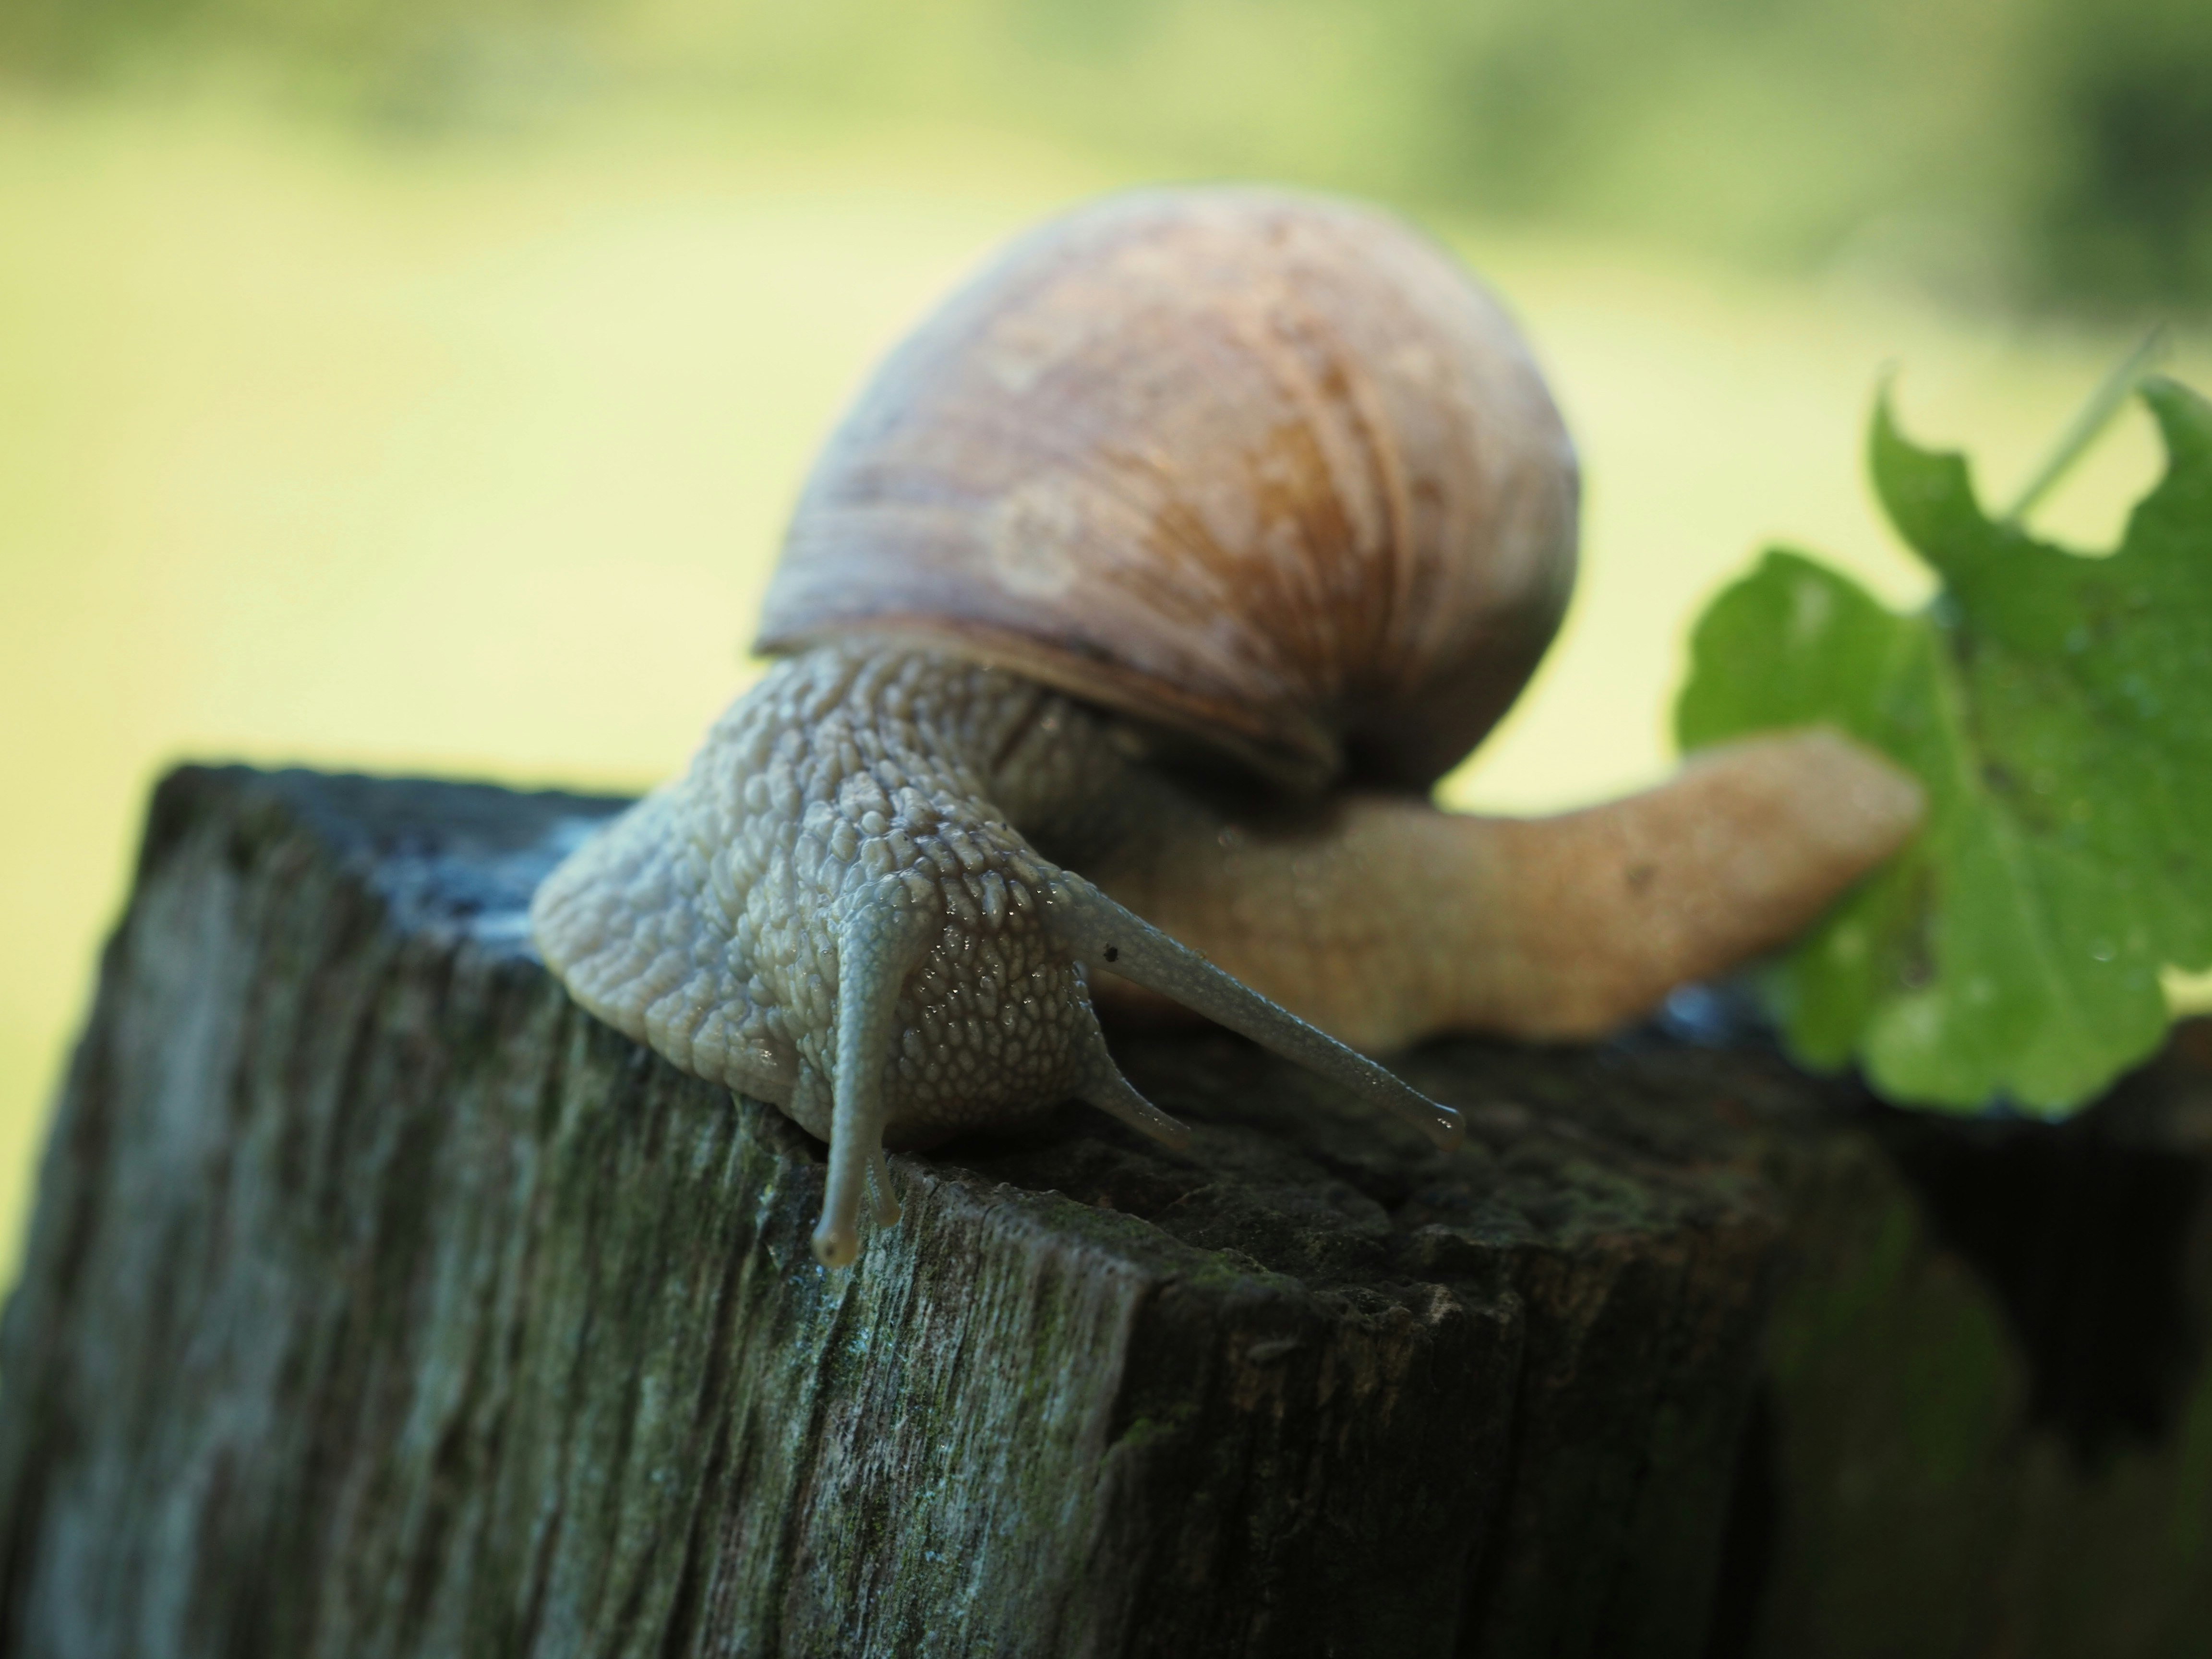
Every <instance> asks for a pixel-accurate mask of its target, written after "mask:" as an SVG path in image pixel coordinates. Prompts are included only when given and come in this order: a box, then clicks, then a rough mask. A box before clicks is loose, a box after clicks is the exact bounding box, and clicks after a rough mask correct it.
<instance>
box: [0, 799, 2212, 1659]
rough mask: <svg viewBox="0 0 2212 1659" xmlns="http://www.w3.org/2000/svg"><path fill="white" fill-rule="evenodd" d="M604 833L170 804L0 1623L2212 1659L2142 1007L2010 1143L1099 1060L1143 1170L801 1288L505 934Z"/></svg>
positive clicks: (1584, 1089)
mask: <svg viewBox="0 0 2212 1659" xmlns="http://www.w3.org/2000/svg"><path fill="white" fill-rule="evenodd" d="M615 805H617V803H613V802H608V801H598V800H587V799H578V798H574V797H568V796H559V795H535V796H531V795H517V794H511V793H505V792H502V791H499V790H495V789H489V788H483V787H466V786H457V785H447V784H431V783H400V782H380V781H367V780H362V779H347V778H328V777H319V776H313V775H305V774H286V775H276V776H264V775H256V774H252V773H248V772H244V771H220V772H217V771H201V770H185V771H182V772H179V773H178V774H177V775H174V776H173V777H172V778H171V779H169V780H168V781H167V782H166V783H165V784H164V785H163V786H162V787H161V790H160V792H159V793H158V794H157V796H156V798H155V804H154V808H153V813H152V818H151V823H150V825H149V831H148V835H147V840H146V846H145V850H144V854H143V858H142V860H141V863H140V866H139V871H138V878H137V890H136V892H135V895H134V896H133V899H132V902H131V909H130V912H129V915H127V917H126V918H125V921H124V923H123V925H122V927H121V928H120V929H119V930H118V933H117V935H116V937H115V939H114V940H113V942H112V945H110V947H109V950H108V951H107V955H106V960H105V963H104V964H103V968H102V972H101V978H100V992H99V997H98V1001H97V1004H96V1006H95V1007H94V1013H93V1016H92V1020H91V1024H90V1026H89V1028H88V1031H87V1033H86V1036H85V1037H84V1040H83V1042H82V1047H81V1048H80V1050H79V1052H78V1054H77V1057H76V1063H75V1066H74V1067H73V1069H72V1071H71V1073H70V1078H69V1081H68V1084H67V1086H66V1088H65V1091H64V1096H63V1099H62V1102H61V1104H60V1108H59V1111H58V1116H57V1119H56V1121H55V1125H54V1128H53V1133H52V1144H51V1146H50V1149H49V1151H48V1152H47V1156H46V1168H45V1171H44V1175H43V1178H42V1186H41V1189H40V1200H39V1206H38V1211H37V1217H36V1220H35V1224H34V1228H33V1237H32V1240H31V1247H30V1253H29V1258H28V1265H27V1268H26V1271H25V1276H24V1279H23V1281H22V1284H21V1286H20V1288H19V1289H18V1291H17V1292H16V1294H15V1297H14V1300H13V1301H12V1302H11V1304H9V1311H8V1315H7V1319H6V1324H5V1328H4V1333H3V1334H0V1379H4V1381H0V1390H4V1393H0V1401H4V1413H0V1643H4V1644H5V1650H6V1651H7V1652H9V1653H12V1654H22V1655H33V1654H36V1655H48V1654H52V1655H72V1656H74V1655H86V1656H93V1655H102V1656H104V1655H114V1656H125V1655H128V1656H158V1655H169V1654H176V1655H203V1654H204V1655H210V1656H216V1655H221V1656H271V1659H275V1656H290V1655H305V1654H329V1655H347V1656H360V1655H392V1656H415V1655H432V1654H453V1655H468V1656H481V1655H507V1654H517V1655H520V1654H531V1655H538V1654H564V1655H565V1654H572V1653H574V1654H603V1653H604V1654H616V1653H621V1654H653V1655H656V1656H681V1655H691V1654H708V1653H714V1654H803V1655H815V1654H822V1655H839V1656H842V1655H857V1654H885V1655H890V1654H900V1655H904V1654H961V1655H968V1654H986V1653H988V1654H996V1655H1027V1654H1038V1655H1059V1654H1095V1655H1102V1656H1103V1655H1118V1654H1124V1653H1131V1654H1134V1653H1146V1654H1163V1655H1176V1656H1196V1655H1208V1654H1217V1653H1218V1654H1231V1653H1233V1654H1238V1655H1275V1654H1281V1655H1307V1654H1343V1655H1354V1654H1370V1653H1372V1654H1389V1655H1392V1656H1407V1659H1410V1656H1419V1655H1431V1654H1434V1655H1455V1654H1466V1655H1473V1654H1481V1655H1537V1654H1542V1655H1575V1654H1592V1655H1616V1654H1638V1655H1669V1654H1682V1655H1697V1654H1701V1653H1703V1654H1711V1655H1716V1656H1731V1655H1740V1654H1749V1653H1767V1654H1777V1655H1781V1654H1789V1655H1796V1656H1807V1655H1811V1656H1818V1655H1829V1654H1833V1655H1862V1654H1863V1655H1874V1654H1881V1655H1922V1654H1925V1655H1930V1656H1935V1655H1944V1656H1952V1655H1962V1654H1979V1653H1993V1652H2000V1651H2002V1652H2003V1653H2006V1654H2020V1655H2030V1654H2034V1655H2041V1654H2051V1655H2057V1654H2072V1653H2079V1654H2097V1655H2109V1656H2133V1655H2152V1654H2159V1655H2165V1654H2183V1653H2202V1652H2207V1651H2212V1385H2208V1381H2207V1378H2206V1377H2205V1376H2204V1375H2203V1372H2202V1370H2201V1369H2200V1367H2199V1364H2198V1346H2197V1345H2198V1336H2199V1332H2200V1328H2201V1326H2202V1324H2203V1316H2204V1314H2205V1312H2206V1310H2207V1306H2208V1303H2212V1273H2208V1271H2207V1270H2208V1268H2212V1218H2208V1213H2207V1206H2205V1205H2204V1204H2203V1201H2202V1199H2203V1188H2204V1184H2205V1175H2206V1171H2207V1169H2208V1167H2209V1166H2212V1042H2208V1041H2207V1040H2206V1039H2205V1038H2204V1036H2203V1034H2202V1033H2191V1034H2187V1035H2185V1039H2184V1040H2183V1041H2182V1042H2179V1043H2178V1044H2177V1046H2176V1047H2175V1048H2174V1050H2173V1051H2172V1052H2171V1053H2170V1054H2168V1055H2167V1056H2166V1058H2165V1059H2164V1060H2162V1061H2161V1062H2160V1065H2159V1066H2157V1067H2154V1068H2153V1069H2152V1070H2151V1071H2150V1072H2148V1073H2145V1074H2144V1075H2143V1076H2142V1077H2140V1078H2138V1079H2136V1080H2134V1081H2133V1082H2131V1083H2130V1085H2127V1086H2126V1087H2125V1088H2124V1089H2123V1090H2122V1091H2120V1092H2119V1093H2118V1096H2116V1097H2115V1098H2114V1099H2113V1100H2112V1101H2111V1102H2109V1103H2106V1105H2105V1106H2103V1107H2100V1109H2098V1110H2097V1111H2095V1112H2093V1113H2092V1114H2090V1115H2088V1116H2087V1118H2085V1119H2083V1120H2081V1121H2077V1122H2076V1123H2075V1124H2074V1125H2072V1126H2069V1127H2066V1128H2064V1129H2061V1130H2050V1129H2045V1128H2041V1127H2037V1126H2031V1125H2018V1124H2013V1125H2001V1124H1975V1125H1967V1126H1959V1125H1949V1124H1942V1123H1936V1122H1932V1121H1923V1120H1914V1119H1907V1118H1904V1117H1901V1116H1899V1115H1894V1114H1891V1113H1887V1112H1885V1111H1882V1110H1881V1109H1877V1108H1875V1107H1873V1106H1872V1105H1870V1104H1869V1103H1867V1102H1866V1101H1864V1100H1863V1098H1859V1097H1856V1096H1854V1095H1852V1094H1851V1093H1850V1091H1848V1090H1845V1089H1843V1088H1840V1087H1837V1086H1830V1085H1816V1084H1814V1083H1813V1082H1810V1081H1808V1080H1807V1079H1803V1078H1802V1077H1800V1076H1798V1075H1796V1073H1793V1072H1792V1071H1791V1070H1790V1068H1789V1067H1788V1066H1785V1065H1784V1064H1783V1063H1782V1062H1781V1061H1780V1060H1778V1059H1777V1058H1776V1057H1775V1056H1773V1055H1772V1054H1771V1053H1769V1052H1766V1051H1765V1049H1764V1048H1763V1047H1762V1046H1761V1045H1760V1044H1759V1042H1758V1041H1757V1040H1756V1039H1755V1038H1753V1037H1745V1036H1740V1035H1739V1036H1736V1037H1735V1039H1734V1040H1733V1041H1723V1042H1715V1041H1712V1040H1710V1039H1711V1037H1712V1036H1713V1035H1714V1034H1713V1033H1711V1032H1709V1033H1706V1036H1707V1037H1708V1039H1709V1040H1707V1041H1704V1042H1699V1041H1694V1040H1690V1038H1691V1037H1693V1036H1696V1035H1697V1034H1696V1033H1694V1032H1692V1033H1690V1034H1688V1036H1686V1035H1685V1033H1684V1032H1683V1031H1682V1030H1680V1029H1676V1030H1674V1031H1672V1033H1671V1034H1670V1033H1669V1032H1668V1030H1656V1029H1655V1030H1652V1031H1649V1032H1645V1033H1641V1034H1638V1036H1635V1037H1634V1038H1632V1039H1630V1040H1628V1041H1625V1042H1620V1043H1616V1044H1613V1045H1610V1046H1607V1047H1606V1048H1599V1049H1595V1050H1587V1051H1573V1052H1565V1051H1562V1052H1551V1053H1541V1052H1533V1051H1528V1050H1517V1049H1511V1048H1500V1047H1495V1046H1487V1045H1482V1044H1477V1043H1472V1042H1463V1043H1452V1044H1446V1045H1441V1046H1438V1047H1437V1048H1431V1049H1429V1050H1425V1051H1424V1052H1422V1053H1420V1054H1416V1055H1413V1056H1412V1057H1410V1058H1409V1059H1408V1060H1407V1061H1406V1070H1407V1074H1408V1075H1409V1076H1411V1077H1413V1079H1415V1080H1416V1081H1417V1082H1418V1083H1419V1084H1420V1085H1422V1086H1424V1087H1425V1088H1427V1089H1429V1090H1430V1091H1432V1092H1433V1093H1435V1094H1436V1095H1437V1097H1440V1098H1443V1099H1445V1100H1448V1101H1451V1102H1453V1103H1456V1104H1459V1105H1461V1106H1462V1107H1464V1108H1465V1109H1468V1113H1469V1115H1470V1120H1471V1123H1472V1126H1473V1132H1472V1133H1471V1135H1470V1139H1469V1144H1468V1146H1467V1147H1466V1148H1465V1149H1464V1150H1463V1151H1462V1152H1460V1153H1458V1154H1456V1155H1455V1156H1453V1157H1451V1158H1443V1157H1441V1156H1439V1155H1437V1154H1434V1153H1432V1152H1430V1151H1429V1150H1428V1149H1427V1148H1426V1146H1425V1143H1423V1142H1421V1141H1420V1140H1419V1138H1418V1137H1416V1136H1414V1135H1413V1134H1412V1133H1408V1132H1404V1131H1401V1130H1400V1129H1399V1128H1398V1127H1397V1126H1395V1124H1392V1123H1390V1122H1389V1121H1382V1120H1378V1119H1376V1118H1374V1117H1373V1116H1371V1115H1370V1114H1369V1113H1367V1112H1366V1111H1364V1109H1360V1108H1358V1106H1357V1105H1356V1104H1354V1103H1352V1102H1350V1101H1349V1100H1346V1099H1344V1098H1341V1097H1338V1096H1337V1095H1335V1094H1334V1093H1333V1092H1332V1091H1329V1090H1328V1089H1327V1088H1326V1087H1325V1086H1323V1085H1317V1084H1315V1083H1312V1082H1311V1081H1310V1080H1309V1079H1306V1078H1305V1077H1304V1076H1303V1075H1302V1074H1300V1073H1296V1072H1293V1071H1291V1070H1289V1069H1286V1068H1285V1067H1282V1066H1278V1065H1276V1064H1274V1063H1273V1061H1271V1060H1268V1059H1267V1058H1266V1057H1264V1056H1262V1055H1261V1054H1258V1053H1256V1052H1255V1051H1254V1050H1252V1049H1250V1048H1246V1047H1244V1046H1243V1045H1241V1044H1239V1043H1237V1042H1234V1041H1232V1040H1230V1039H1227V1038H1224V1037H1190V1038H1175V1039H1168V1038H1152V1039H1144V1040H1135V1041H1130V1042H1125V1043H1123V1044H1121V1045H1119V1048H1120V1052H1121V1055H1122V1058H1123V1060H1124V1061H1125V1064H1126V1065H1127V1069H1128V1070H1129V1072H1130V1073H1131V1075H1132V1076H1133V1079H1135V1080H1136V1081H1137V1082H1138V1084H1139V1086H1141V1087H1143V1088H1145V1089H1146V1091H1148V1092H1149V1093H1151V1094H1152V1097H1154V1098H1155V1099H1157V1100H1158V1102H1159V1103H1161V1104H1162V1105H1163V1106H1164V1107H1166V1108H1168V1109H1170V1110H1172V1111H1174V1112H1176V1113H1177V1114H1178V1115H1183V1116H1186V1117H1188V1118H1189V1119H1191V1120H1193V1121H1194V1122H1195V1123H1196V1125H1197V1126H1198V1137H1197V1141H1196V1144H1195V1146H1194V1148H1193V1149H1192V1151H1191V1152H1189V1153H1188V1155H1186V1156H1176V1155H1172V1154H1169V1153H1166V1152H1163V1151H1161V1150H1160V1149H1158V1148H1157V1147H1155V1146H1152V1145H1151V1144H1150V1143H1147V1142H1145V1141H1142V1140H1140V1139H1137V1138H1135V1137H1133V1136H1132V1135H1130V1134H1128V1133H1126V1132H1124V1131H1123V1130H1121V1128H1120V1127H1118V1126H1116V1125H1115V1124H1114V1123H1112V1122H1110V1121H1108V1120H1107V1119H1105V1118H1104V1117H1103V1116H1102V1115H1097V1114H1095V1113H1091V1112H1089V1111H1085V1110H1083V1109H1076V1108H1071V1109H1067V1110H1066V1111H1065V1112H1063V1113H1060V1114H1058V1115H1054V1116H1052V1117H1050V1118H1049V1119H1048V1120H1046V1121H1042V1122H1040V1123H1038V1124H1036V1126H1034V1127H1031V1128H1030V1129H1027V1130H1025V1131H1024V1132H1023V1133H1018V1134H1008V1135H1002V1136H999V1137H994V1138H990V1139H975V1140H971V1141H969V1142H965V1143H963V1144H960V1145H958V1146H951V1147H946V1148H944V1149H941V1150H940V1151H939V1152H938V1153H936V1154H933V1155H930V1156H914V1157H904V1158H896V1159H894V1164H895V1165H896V1170H897V1172H898V1180H899V1182H900V1184H901V1188H902V1198H903V1200H904V1202H905V1205H906V1212H907V1213H906V1220H905V1222H904V1224H903V1225H902V1226H901V1227H899V1228H898V1229H896V1230H895V1231H890V1232H888V1233H882V1234H878V1235H877V1236H874V1237H871V1238H870V1239H869V1241H868V1245H867V1249H866V1254H865V1255H864V1256H863V1258H862V1261H861V1263H860V1267H858V1268H857V1269H855V1270H854V1271H853V1272H852V1273H849V1274H833V1273H826V1272H824V1271H823V1270H822V1269H820V1268H818V1267H816V1265H815V1264H814V1262H813V1261H812V1259H811V1255H810V1254H809V1252H808V1249H807V1242H806V1241H807V1234H808V1231H809V1229H810V1228H811V1224H812V1220H813V1217H814V1213H815V1210H816V1206H817V1203H818V1201H819V1198H820V1194H821V1187H822V1170H821V1163H820V1149H819V1147H818V1146H816V1145H815V1144H814V1143H812V1142H811V1141H810V1140H809V1139H807V1138H806V1137H805V1135H804V1134H802V1133H800V1132H799V1131H798V1130H797V1129H795V1128H794V1127H792V1126H791V1125H790V1124H788V1123H787V1121H785V1120H784V1119H783V1118H782V1117H781V1116H780V1115H778V1114H776V1113H775V1112H774V1111H773V1110H770V1109H765V1108H763V1107H760V1106H757V1105H755V1104H752V1103H744V1102H738V1103H734V1104H733V1103H732V1101H731V1100H730V1099H729V1097H727V1096H726V1095H725V1094H723V1093H721V1092H720V1091H716V1090H714V1089H713V1088H710V1087H708V1085H704V1084H702V1083H699V1082H696V1080H693V1079H688V1078H685V1077H683V1076H681V1075H679V1074H678V1073H676V1072H675V1071H674V1070H673V1069H672V1068H671V1067H670V1066H666V1065H665V1064H663V1063H662V1062H661V1061H659V1060H658V1059H656V1058H654V1057H653V1056H652V1055H650V1054H647V1053H645V1052H644V1051H642V1050H641V1049H640V1048H636V1047H635V1046H634V1045H633V1044H631V1043H629V1042H627V1041H625V1040H624V1039H623V1038H621V1037H619V1036H617V1035H615V1034H614V1033H613V1032H611V1031H610V1030H606V1029H605V1028H603V1027H601V1026H599V1025H598V1024H595V1023H594V1022H593V1021H592V1020H591V1019H589V1018H586V1017H585V1016H583V1015H581V1014H580V1012H578V1011H576V1010H575V1009H574V1008H573V1007H571V1006H569V1005H568V1002H567V1000H565V998H564V997H563V996H562V994H561V992H560V990H559V988H558V987H556V985H554V984H553V983H552V982H551V981H550V979H549V978H548V977H547V976H546V975H545V974H544V971H543V969H541V968H540V967H539V966H538V964H537V963H536V961H535V959H534V958H533V957H532V955H531V954H530V952H529V951H528V948H527V945H526V939H525V932H524V923H523V910H524V906H525V904H526V901H527V898H528V896H529V894H530V892H531V890H532V887H533V886H534V884H536V882H537V880H538V878H539V877H540V876H541V875H542V874H543V873H544V871H545V870H547V869H548V868H550V865H551V863H552V862H553V860H555V859H556V857H557V856H558V855H559V854H561V852H562V851H563V850H564V849H565V848H567V847H568V846H569V845H571V844H572V843H573V842H574V839H575V838H576V836H579V835H580V833H582V832H583V831H584V830H585V829H588V827H589V826H590V824H591V823H592V822H593V821H595V820H596V819H597V818H599V817H602V816H604V815H605V813H606V812H608V811H611V810H612V808H613V807H614V806H615ZM1679 1025H1680V1022H1678V1027H1679ZM1719 1035H1720V1036H1723V1037H1726V1036H1729V1034H1728V1033H1726V1032H1722V1033H1719Z"/></svg>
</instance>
